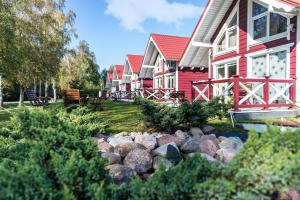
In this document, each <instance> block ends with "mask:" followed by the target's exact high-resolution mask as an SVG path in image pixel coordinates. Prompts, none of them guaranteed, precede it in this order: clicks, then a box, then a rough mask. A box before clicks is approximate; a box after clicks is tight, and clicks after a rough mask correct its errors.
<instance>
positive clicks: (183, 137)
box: [175, 130, 189, 141]
mask: <svg viewBox="0 0 300 200" xmlns="http://www.w3.org/2000/svg"><path fill="white" fill-rule="evenodd" d="M175 136H176V137H178V138H179V139H181V140H184V141H186V140H188V139H189V135H188V134H187V133H186V132H183V131H181V130H178V131H176V132H175Z"/></svg>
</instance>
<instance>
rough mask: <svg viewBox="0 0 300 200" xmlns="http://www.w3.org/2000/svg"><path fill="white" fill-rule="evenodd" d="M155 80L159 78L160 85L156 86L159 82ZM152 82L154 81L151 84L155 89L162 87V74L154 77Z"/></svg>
mask: <svg viewBox="0 0 300 200" xmlns="http://www.w3.org/2000/svg"><path fill="white" fill-rule="evenodd" d="M157 80H161V81H160V82H161V87H158V85H159V84H158V82H157ZM153 82H154V83H153V85H154V88H155V89H158V88H163V76H162V75H160V76H156V77H154V78H153Z"/></svg>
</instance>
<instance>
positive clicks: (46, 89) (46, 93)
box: [45, 81, 48, 103]
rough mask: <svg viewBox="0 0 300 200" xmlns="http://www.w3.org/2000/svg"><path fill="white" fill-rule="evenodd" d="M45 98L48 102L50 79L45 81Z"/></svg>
mask: <svg viewBox="0 0 300 200" xmlns="http://www.w3.org/2000/svg"><path fill="white" fill-rule="evenodd" d="M45 99H46V103H48V81H46V82H45Z"/></svg>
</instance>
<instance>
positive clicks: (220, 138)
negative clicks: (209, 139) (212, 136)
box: [218, 136, 226, 142]
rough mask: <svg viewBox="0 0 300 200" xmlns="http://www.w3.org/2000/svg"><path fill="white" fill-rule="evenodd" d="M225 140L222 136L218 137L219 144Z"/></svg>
mask: <svg viewBox="0 0 300 200" xmlns="http://www.w3.org/2000/svg"><path fill="white" fill-rule="evenodd" d="M225 139H226V137H224V136H220V137H218V140H219V142H222V141H223V140H225Z"/></svg>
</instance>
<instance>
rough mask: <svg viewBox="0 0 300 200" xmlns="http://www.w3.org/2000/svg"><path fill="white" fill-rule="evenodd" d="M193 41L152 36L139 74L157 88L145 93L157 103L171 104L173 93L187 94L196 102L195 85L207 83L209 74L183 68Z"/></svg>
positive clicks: (205, 71)
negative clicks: (183, 57)
mask: <svg viewBox="0 0 300 200" xmlns="http://www.w3.org/2000/svg"><path fill="white" fill-rule="evenodd" d="M189 40H190V38H188V37H179V36H170V35H160V34H151V35H150V39H149V41H148V45H147V48H146V52H145V55H144V60H143V65H142V68H141V71H140V74H139V77H140V78H142V79H151V80H152V81H153V88H148V89H147V90H146V91H145V92H146V93H147V96H148V97H153V98H154V99H156V100H168V99H169V98H170V95H171V93H172V92H174V91H177V92H179V91H180V92H183V93H184V94H185V97H186V98H187V99H188V100H192V92H191V87H192V85H191V84H192V81H193V80H199V79H207V78H208V73H207V70H205V69H204V68H202V67H197V68H196V67H194V68H181V67H179V60H180V58H181V57H182V54H183V52H184V50H185V48H186V46H187V45H188V42H189Z"/></svg>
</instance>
